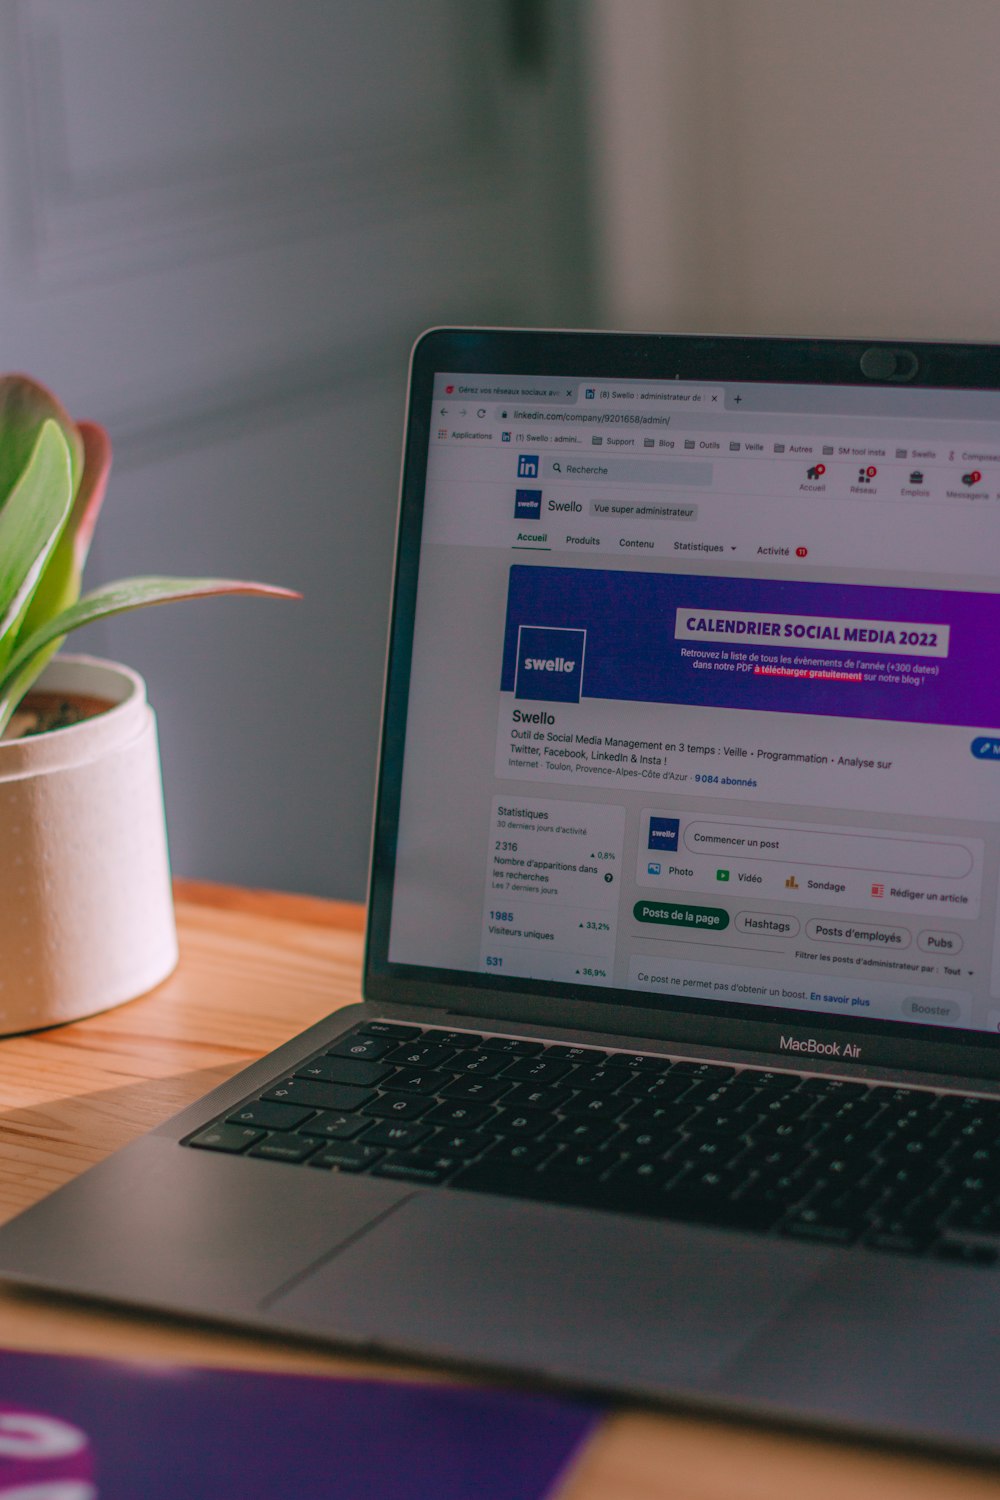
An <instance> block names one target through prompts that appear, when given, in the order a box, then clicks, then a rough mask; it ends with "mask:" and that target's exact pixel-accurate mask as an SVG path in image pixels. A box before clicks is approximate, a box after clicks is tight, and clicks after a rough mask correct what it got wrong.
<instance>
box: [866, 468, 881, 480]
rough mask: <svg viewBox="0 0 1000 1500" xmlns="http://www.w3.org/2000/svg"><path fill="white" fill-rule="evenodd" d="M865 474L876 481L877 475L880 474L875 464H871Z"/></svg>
mask: <svg viewBox="0 0 1000 1500" xmlns="http://www.w3.org/2000/svg"><path fill="white" fill-rule="evenodd" d="M865 473H866V474H867V475H868V478H869V479H874V478H875V475H876V474H877V473H878V469H876V467H875V465H874V464H869V465H868V467H867V469H866V470H865Z"/></svg>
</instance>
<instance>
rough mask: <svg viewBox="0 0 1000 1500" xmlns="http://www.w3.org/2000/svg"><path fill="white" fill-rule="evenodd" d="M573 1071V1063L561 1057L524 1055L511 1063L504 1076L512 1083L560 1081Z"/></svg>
mask: <svg viewBox="0 0 1000 1500" xmlns="http://www.w3.org/2000/svg"><path fill="white" fill-rule="evenodd" d="M571 1072H572V1065H571V1064H570V1063H569V1062H564V1061H563V1060H562V1059H561V1058H552V1057H550V1056H549V1055H548V1053H546V1054H545V1056H544V1057H524V1058H521V1059H519V1060H518V1061H517V1062H513V1063H511V1065H510V1067H509V1068H508V1069H507V1070H506V1072H505V1073H504V1075H503V1076H504V1077H505V1078H506V1079H508V1080H509V1081H510V1082H511V1083H558V1082H559V1080H560V1079H561V1078H565V1077H566V1076H567V1075H568V1074H569V1073H571Z"/></svg>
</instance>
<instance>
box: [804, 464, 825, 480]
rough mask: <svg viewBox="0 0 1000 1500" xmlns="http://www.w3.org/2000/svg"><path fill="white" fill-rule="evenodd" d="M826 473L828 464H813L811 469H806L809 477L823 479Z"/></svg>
mask: <svg viewBox="0 0 1000 1500" xmlns="http://www.w3.org/2000/svg"><path fill="white" fill-rule="evenodd" d="M825 473H826V464H813V466H812V468H811V469H807V470H806V478H807V479H822V478H823V475H824V474H825Z"/></svg>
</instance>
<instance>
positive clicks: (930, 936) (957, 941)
mask: <svg viewBox="0 0 1000 1500" xmlns="http://www.w3.org/2000/svg"><path fill="white" fill-rule="evenodd" d="M917 947H918V948H919V949H920V951H921V953H961V951H962V939H961V938H960V937H959V935H958V933H957V932H931V931H929V930H928V931H927V932H922V933H920V935H919V936H918V938H917Z"/></svg>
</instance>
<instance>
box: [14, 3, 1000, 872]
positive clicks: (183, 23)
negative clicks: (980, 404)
mask: <svg viewBox="0 0 1000 1500" xmlns="http://www.w3.org/2000/svg"><path fill="white" fill-rule="evenodd" d="M998 51H1000V7H997V6H996V5H995V3H994V0H950V3H946V0H866V3H865V0H835V3H832V0H142V3H141V4H136V3H135V0H2V3H0V348H2V351H3V352H2V358H0V366H2V367H4V368H7V369H15V368H23V369H27V370H30V371H31V372H32V373H34V374H36V375H37V376H38V377H39V378H41V379H43V380H45V381H46V382H47V383H49V384H50V385H52V387H53V388H54V389H55V390H56V391H57V392H58V393H59V394H60V395H61V396H62V397H63V399H64V400H65V402H66V403H67V405H68V406H69V407H70V409H71V411H73V412H74V413H75V414H76V415H78V416H87V417H91V418H93V419H95V420H99V421H102V422H104V423H105V424H106V425H107V426H108V427H109V429H110V431H111V434H112V437H113V440H114V444H115V452H116V459H115V469H114V473H113V478H112V486H111V490H110V494H109V499H108V501H107V509H106V515H105V517H104V518H103V521H102V524H101V526H100V527H99V530H98V537H97V541H96V544H95V549H94V553H93V554H92V562H91V565H90V570H89V574H88V582H89V583H91V584H94V583H98V582H101V581H104V580H106V579H109V578H112V577H115V576H122V575H125V574H129V573H146V572H164V573H186V572H190V573H197V574H222V575H231V576H243V577H257V578H262V579H266V580H270V581H274V582H280V583H285V584H288V585H290V586H293V587H296V588H299V589H301V590H302V591H303V592H304V594H305V599H304V601H303V603H301V604H298V605H285V604H277V603H271V602H263V601H241V600H235V601H234V600H226V601H214V602H204V603H199V604H180V605H177V606H171V607H167V608H165V609H162V610H154V611H151V612H149V613H147V614H144V615H135V616H131V617H128V618H126V619H123V620H120V621H114V622H110V623H109V624H108V625H106V626H104V627H102V628H100V629H98V630H94V631H92V632H90V633H89V634H88V635H87V636H86V638H83V637H81V638H80V645H81V646H85V647H86V648H87V649H90V650H94V651H96V652H98V653H100V654H104V655H109V656H112V657H117V658H119V659H122V660H125V661H128V662H130V663H131V664H133V665H135V666H136V667H138V668H139V670H141V671H142V672H143V673H144V674H145V675H146V677H147V680H148V682H149V686H150V692H151V696H152V698H153V701H154V703H155V705H156V707H157V709H158V712H159V716H160V730H161V743H162V750H163V763H164V777H165V782H166V791H167V811H168V821H169V825H170V836H171V846H172V854H173V862H174V867H175V870H176V871H177V873H179V874H183V875H190V876H197V877H201V878H207V879H219V880H232V881H240V882H243V883H246V884H251V885H263V886H275V887H284V888H287V889H293V890H307V891H315V892H318V893H323V894H329V895H335V896H347V897H360V896H361V895H362V894H363V891H364V881H365V867H366V862H367V846H368V830H369V816H370V813H369V808H370V797H371V790H372V784H373V776H374V755H375V747H376V742H377V732H378V712H379V700H380V694H381V675H382V657H383V649H384V639H385V621H386V612H387V606H388V591H389V582H390V566H391V549H392V531H393V523H394V514H395V503H396V485H397V475H398V465H399V451H400V432H401V421H402V413H403V397H404V388H405V370H406V360H407V355H408V351H409V348H410V345H411V344H412V342H413V340H414V338H415V337H416V335H417V334H418V333H419V332H420V330H421V329H422V328H424V327H426V326H428V325H430V324H434V323H447V322H462V323H474V322H475V323H513V324H525V323H528V324H535V325H547V324H556V325H563V326H567V325H568V326H581V325H582V326H601V325H603V326H611V327H628V328H638V327H647V328H658V329H665V330H671V329H676V330H680V331H690V330H706V331H729V332H761V333H763V332H769V333H772V332H773V333H817V334H824V333H825V334H858V335H860V336H863V337H872V336H878V335H883V334H884V335H886V336H889V335H892V336H897V337H940V338H985V339H993V338H997V337H998V334H1000V326H998V325H1000V316H998V313H997V311H996V308H997V296H996V280H997V278H996V267H997V262H998V256H997V252H996V248H995V247H996V243H997V239H998V235H997V229H998V225H997V216H998V212H1000V209H998V206H997V204H998V195H997V190H996V182H995V179H996V174H997V167H996V161H997V156H998V152H997V144H998V142H997V136H998V129H1000V127H998V125H997V122H996V110H995V105H994V99H993V90H992V88H991V84H992V82H993V79H992V74H993V71H994V62H993V59H994V57H995V56H996V55H997V53H998Z"/></svg>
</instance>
